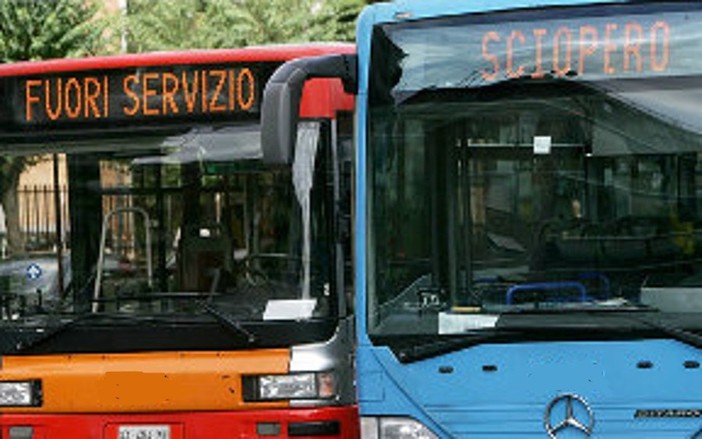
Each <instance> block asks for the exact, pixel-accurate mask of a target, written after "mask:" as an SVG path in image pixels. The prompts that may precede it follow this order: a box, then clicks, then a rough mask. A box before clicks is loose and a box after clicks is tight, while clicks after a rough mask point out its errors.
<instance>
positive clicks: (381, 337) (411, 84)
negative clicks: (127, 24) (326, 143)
mask: <svg viewBox="0 0 702 439" xmlns="http://www.w3.org/2000/svg"><path fill="white" fill-rule="evenodd" d="M357 51H358V52H357V54H356V56H349V55H343V56H332V57H326V58H316V59H312V60H306V61H297V62H294V64H288V65H286V66H285V67H282V68H281V69H280V70H279V71H278V72H277V73H276V74H275V75H274V76H273V77H272V78H271V80H270V82H269V84H268V86H267V91H266V93H265V97H264V104H263V105H264V111H263V121H264V126H265V127H266V128H265V129H264V132H266V131H268V130H269V128H270V131H269V133H267V134H266V136H267V137H268V140H267V141H266V142H265V143H267V144H268V147H267V151H268V160H270V161H273V162H276V161H285V160H286V157H287V156H289V155H290V153H289V151H291V150H292V148H294V133H295V132H296V128H295V125H294V124H292V125H291V124H290V123H289V122H290V119H289V118H288V117H287V116H286V115H287V114H290V113H294V110H293V109H294V108H295V105H297V96H298V95H299V89H300V84H301V83H304V81H305V80H306V79H308V78H312V77H326V76H338V77H341V78H342V79H343V80H344V83H345V84H346V85H347V87H348V88H350V89H354V90H355V93H356V95H357V100H356V128H355V139H356V140H355V142H356V143H355V146H356V163H355V172H356V180H355V181H356V188H355V222H354V225H353V227H354V231H355V254H356V258H355V273H356V282H355V285H356V296H357V301H356V315H357V320H356V332H357V355H356V358H357V361H356V368H357V370H356V373H357V376H358V388H359V403H360V412H361V416H362V432H363V436H364V437H365V438H463V437H470V438H474V437H490V438H513V437H534V438H539V437H550V438H559V439H562V438H575V437H614V438H622V437H646V438H692V437H695V438H696V437H702V373H701V371H700V363H701V362H702V354H701V351H700V349H701V348H702V3H701V2H691V1H665V2H662V1H618V2H614V1H592V0H590V1H573V0H540V1H532V0H505V1H501V2H496V1H486V0H482V1H481V0H471V1H469V0H461V1H456V0H433V1H429V0H407V1H397V2H394V3H382V4H375V5H372V6H370V7H368V8H367V9H366V10H365V11H364V13H363V14H362V15H361V17H360V18H359V24H358V38H357Z"/></svg>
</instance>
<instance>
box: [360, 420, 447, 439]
mask: <svg viewBox="0 0 702 439" xmlns="http://www.w3.org/2000/svg"><path fill="white" fill-rule="evenodd" d="M361 438H362V439H438V436H436V435H435V434H434V433H432V432H431V430H429V429H428V428H427V427H425V426H424V425H423V424H421V423H420V422H418V421H415V420H414V419H412V418H404V417H382V418H381V417H377V418H376V417H362V418H361Z"/></svg>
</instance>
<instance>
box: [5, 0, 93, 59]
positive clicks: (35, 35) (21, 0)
mask: <svg viewBox="0 0 702 439" xmlns="http://www.w3.org/2000/svg"><path fill="white" fill-rule="evenodd" d="M97 11H98V8H97V5H95V4H94V3H90V2H87V1H85V0H0V60H2V61H4V62H10V61H19V60H38V59H48V58H65V57H75V56H81V55H87V54H96V53H98V52H100V51H102V50H104V49H105V47H106V36H105V35H106V32H105V29H106V21H105V20H102V19H99V18H98V17H97V16H96V13H97Z"/></svg>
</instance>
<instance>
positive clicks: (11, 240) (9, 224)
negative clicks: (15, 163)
mask: <svg viewBox="0 0 702 439" xmlns="http://www.w3.org/2000/svg"><path fill="white" fill-rule="evenodd" d="M7 183H8V184H7V186H5V190H4V192H3V193H2V207H3V210H4V211H5V231H6V233H7V253H8V254H9V256H15V257H16V256H19V255H22V254H23V253H24V251H25V247H24V241H25V240H24V236H23V235H22V230H21V228H20V210H19V196H18V193H17V189H18V183H19V178H12V179H9V181H7Z"/></svg>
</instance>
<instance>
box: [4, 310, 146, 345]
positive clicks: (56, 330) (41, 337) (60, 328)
mask: <svg viewBox="0 0 702 439" xmlns="http://www.w3.org/2000/svg"><path fill="white" fill-rule="evenodd" d="M97 317H100V318H105V317H108V316H107V315H105V314H99V313H88V314H81V315H76V316H74V317H73V318H71V319H70V320H68V321H61V318H60V317H58V318H57V320H58V322H57V323H58V324H57V325H56V326H54V327H53V328H51V329H48V326H47V325H45V326H44V327H43V328H36V329H35V334H38V336H37V337H35V338H31V339H28V340H27V339H22V340H20V341H18V342H17V343H15V345H14V348H15V352H16V353H20V352H26V351H28V350H30V349H32V348H34V347H35V346H38V345H40V344H41V343H44V342H45V341H48V340H50V339H52V338H54V337H55V336H57V335H58V334H60V333H62V332H65V331H66V330H68V329H70V328H72V327H73V326H75V325H76V324H78V323H85V322H86V321H87V320H93V319H95V318H97ZM109 317H110V318H114V317H117V316H114V315H110V316H109ZM120 317H127V318H129V319H130V320H132V319H133V316H120ZM52 323H53V322H52ZM47 329H48V330H47Z"/></svg>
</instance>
